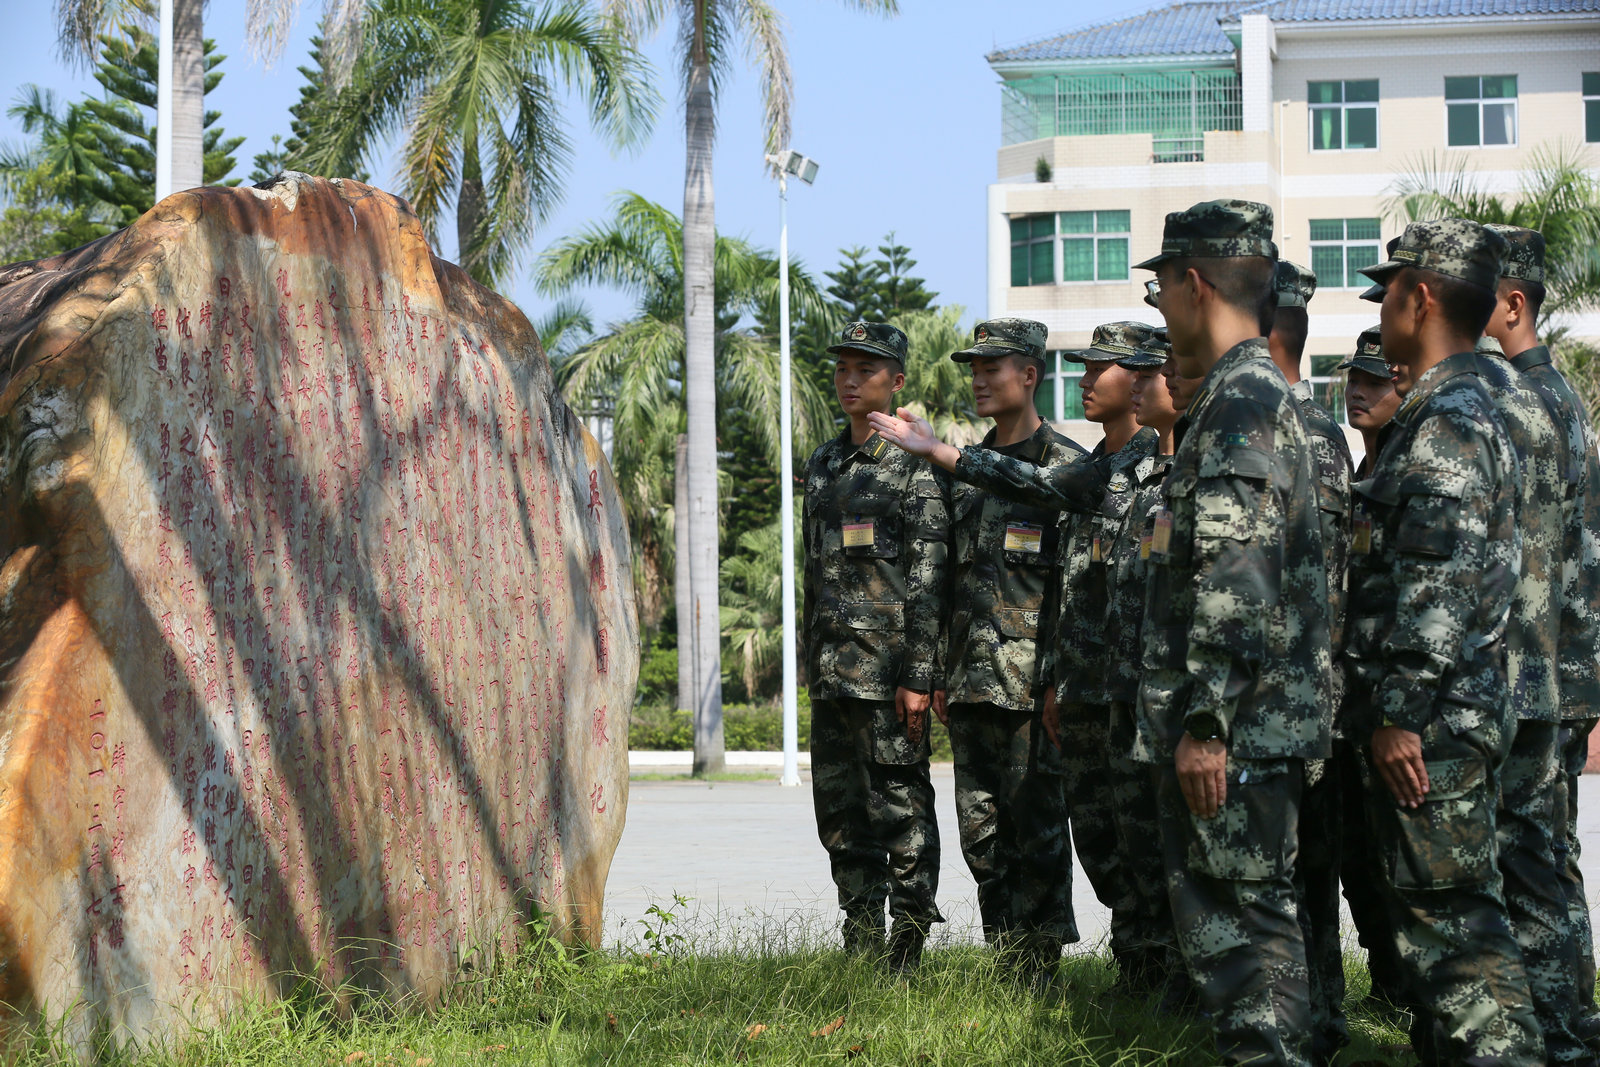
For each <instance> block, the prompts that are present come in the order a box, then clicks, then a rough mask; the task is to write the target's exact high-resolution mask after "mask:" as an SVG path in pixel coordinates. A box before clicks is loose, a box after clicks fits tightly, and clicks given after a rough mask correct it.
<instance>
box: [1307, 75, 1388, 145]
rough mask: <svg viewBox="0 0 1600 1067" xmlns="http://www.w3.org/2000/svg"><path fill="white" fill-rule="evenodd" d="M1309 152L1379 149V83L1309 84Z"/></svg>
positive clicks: (1375, 81) (1373, 81)
mask: <svg viewBox="0 0 1600 1067" xmlns="http://www.w3.org/2000/svg"><path fill="white" fill-rule="evenodd" d="M1306 90H1307V91H1306V98H1307V100H1308V101H1309V102H1310V108H1311V150H1312V151H1313V152H1331V151H1334V150H1336V149H1341V148H1377V147H1378V82H1377V80H1376V79H1374V80H1372V81H1354V82H1308V83H1307V86H1306Z"/></svg>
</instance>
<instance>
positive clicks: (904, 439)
mask: <svg viewBox="0 0 1600 1067" xmlns="http://www.w3.org/2000/svg"><path fill="white" fill-rule="evenodd" d="M867 422H869V423H871V424H872V428H873V429H874V430H876V431H878V434H879V436H881V437H882V438H883V439H884V440H886V441H888V442H889V443H890V444H892V445H895V446H896V447H898V448H903V449H905V450H906V451H907V452H909V453H911V454H912V455H913V456H923V457H926V458H927V459H929V460H932V461H933V463H934V464H935V465H936V466H939V467H943V468H944V469H945V470H947V471H953V470H955V469H956V461H957V460H959V459H960V458H961V450H960V449H959V448H957V447H955V446H954V445H947V444H945V443H944V442H943V441H941V440H939V435H938V434H936V433H934V432H933V424H932V423H931V422H929V421H928V420H927V419H925V418H923V417H922V416H920V415H918V414H917V413H916V412H914V411H912V410H911V409H910V408H900V409H899V410H898V411H897V412H896V413H895V414H894V415H886V414H884V413H883V412H881V411H873V412H869V413H868V414H867Z"/></svg>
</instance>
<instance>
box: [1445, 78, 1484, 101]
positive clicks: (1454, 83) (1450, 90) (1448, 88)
mask: <svg viewBox="0 0 1600 1067" xmlns="http://www.w3.org/2000/svg"><path fill="white" fill-rule="evenodd" d="M1481 82H1482V79H1481V78H1446V79H1445V80H1444V98H1445V99H1446V100H1476V99H1478V87H1479V85H1480V83H1481Z"/></svg>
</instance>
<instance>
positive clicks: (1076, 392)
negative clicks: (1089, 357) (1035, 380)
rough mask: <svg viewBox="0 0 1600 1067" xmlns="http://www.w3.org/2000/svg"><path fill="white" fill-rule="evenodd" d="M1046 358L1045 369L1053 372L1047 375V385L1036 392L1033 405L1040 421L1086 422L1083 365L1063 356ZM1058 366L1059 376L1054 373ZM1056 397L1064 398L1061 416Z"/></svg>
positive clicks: (1043, 385)
mask: <svg viewBox="0 0 1600 1067" xmlns="http://www.w3.org/2000/svg"><path fill="white" fill-rule="evenodd" d="M1044 358H1045V366H1047V367H1050V368H1052V369H1051V370H1049V371H1047V372H1046V373H1045V376H1044V381H1042V382H1040V383H1039V388H1038V389H1036V390H1034V394H1033V402H1034V406H1035V407H1036V408H1037V409H1038V411H1039V417H1040V418H1044V419H1058V418H1059V419H1063V420H1065V419H1081V418H1083V390H1082V389H1080V388H1078V382H1079V381H1081V380H1082V379H1083V364H1082V363H1072V362H1069V361H1068V360H1067V359H1065V358H1064V357H1063V356H1062V354H1061V353H1060V352H1046V353H1045V355H1044ZM1058 366H1059V368H1060V371H1059V373H1058V372H1057V371H1056V370H1055V369H1054V368H1056V367H1058ZM1057 393H1060V395H1061V407H1060V409H1059V412H1058V409H1057V408H1056V394H1057Z"/></svg>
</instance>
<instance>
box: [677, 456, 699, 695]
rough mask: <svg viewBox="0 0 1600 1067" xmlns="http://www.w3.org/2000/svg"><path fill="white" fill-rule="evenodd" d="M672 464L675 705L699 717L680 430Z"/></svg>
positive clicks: (686, 461) (686, 489) (684, 465)
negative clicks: (675, 645)
mask: <svg viewBox="0 0 1600 1067" xmlns="http://www.w3.org/2000/svg"><path fill="white" fill-rule="evenodd" d="M675 451H676V453H677V462H676V464H675V466H674V467H673V482H672V499H673V500H674V501H676V504H675V505H674V509H673V516H672V556H673V559H672V591H673V602H674V603H675V604H676V605H677V608H678V707H680V708H689V709H690V710H694V711H695V714H696V717H698V715H699V712H698V710H696V709H698V708H699V707H700V697H699V695H698V694H699V692H700V690H699V689H698V687H696V686H695V684H694V668H695V659H694V627H693V623H692V622H691V620H692V619H693V618H694V590H693V588H692V587H691V586H690V583H689V511H688V507H687V504H688V500H689V438H688V436H687V435H686V434H681V433H680V434H679V435H678V441H677V448H676V449H675Z"/></svg>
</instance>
